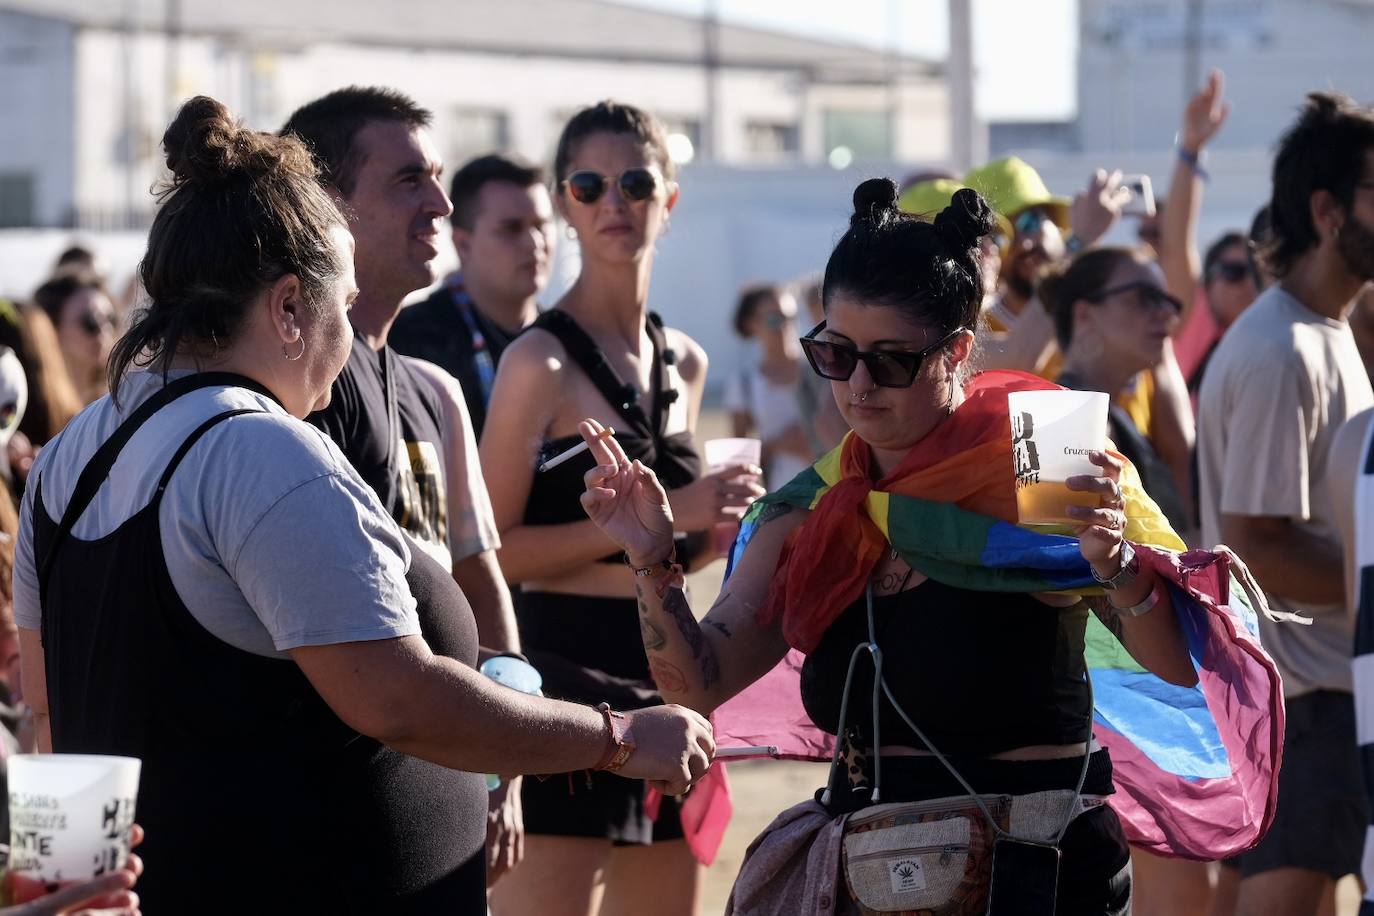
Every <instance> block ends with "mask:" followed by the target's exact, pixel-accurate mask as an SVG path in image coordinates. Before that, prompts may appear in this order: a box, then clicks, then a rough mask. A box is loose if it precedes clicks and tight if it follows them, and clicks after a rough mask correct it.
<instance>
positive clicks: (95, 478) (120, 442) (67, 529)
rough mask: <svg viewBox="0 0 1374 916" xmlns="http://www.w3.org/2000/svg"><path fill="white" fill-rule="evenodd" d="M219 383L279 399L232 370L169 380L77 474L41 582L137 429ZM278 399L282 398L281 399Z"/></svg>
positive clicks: (41, 569)
mask: <svg viewBox="0 0 1374 916" xmlns="http://www.w3.org/2000/svg"><path fill="white" fill-rule="evenodd" d="M215 386H232V387H236V388H247V389H249V390H250V391H255V392H257V393H258V394H262V395H266V396H267V397H269V398H271V399H272V400H273V401H276V400H277V398H276V395H274V394H272V392H270V391H268V390H267V389H266V388H265V387H263V386H262V385H260V384H259V383H258V382H256V381H254V380H253V379H250V378H248V377H246V376H242V375H237V374H235V373H232V372H202V373H197V374H196V375H188V376H186V377H184V378H179V379H177V380H176V381H174V382H169V383H168V384H167V385H165V386H163V388H162V390H160V391H158V392H157V393H156V394H154V395H153V396H152V397H150V398H148V400H146V401H144V402H143V403H142V404H140V405H139V406H138V408H137V409H136V410H134V412H133V413H132V414H130V415H129V418H128V419H126V420H125V421H124V422H123V423H121V424H120V425H119V428H118V429H116V430H115V431H114V434H113V435H111V436H110V438H109V439H106V440H105V442H104V444H103V445H101V446H100V448H99V449H97V450H96V453H95V454H94V455H93V456H91V460H90V461H88V462H87V463H86V467H85V468H83V469H82V471H81V475H80V476H79V477H77V479H76V486H75V487H74V488H73V489H72V495H71V499H70V500H69V501H68V503H67V510H66V511H65V512H63V513H62V521H61V522H60V523H59V524H58V526H57V532H56V534H55V535H54V537H53V541H52V546H51V547H50V548H49V549H48V552H47V555H46V556H44V557H43V560H42V563H41V564H40V565H39V570H38V576H39V582H40V585H41V586H46V585H47V582H48V576H49V574H50V573H51V571H52V563H53V560H54V559H55V558H56V556H57V551H58V549H59V548H60V547H61V546H62V542H63V541H65V540H66V539H67V535H69V534H70V533H71V530H72V529H73V528H74V527H76V523H77V521H78V520H79V519H80V518H81V516H82V514H83V513H85V511H86V509H87V507H89V506H90V504H91V500H93V499H95V496H96V494H97V493H98V492H100V487H101V485H103V484H104V483H105V480H106V478H108V477H109V476H110V470H111V469H112V468H113V467H114V464H115V461H117V460H118V458H119V454H120V452H122V451H123V450H124V446H126V445H128V444H129V440H130V439H132V438H133V436H134V433H136V432H138V430H139V429H140V428H141V427H142V426H143V424H145V423H147V422H148V420H149V419H150V418H151V417H152V416H153V414H155V413H157V412H158V411H159V410H161V409H162V408H163V407H166V406H167V405H168V404H170V403H171V402H173V401H175V400H176V399H177V398H180V397H182V396H183V395H187V394H190V393H191V392H193V391H199V390H200V389H202V388H212V387H215ZM278 403H280V402H279V401H278ZM231 413H232V411H231ZM221 416H223V415H221ZM197 438H198V436H197ZM58 447H59V448H60V447H61V443H60V442H59V443H58ZM183 448H184V446H183ZM182 454H183V453H182V452H178V453H177V457H176V458H175V459H174V463H175V462H176V461H179V460H180V459H181V456H182ZM165 485H166V478H164V480H163V482H162V484H160V485H159V490H158V494H159V495H160V494H161V488H162V487H163V486H165Z"/></svg>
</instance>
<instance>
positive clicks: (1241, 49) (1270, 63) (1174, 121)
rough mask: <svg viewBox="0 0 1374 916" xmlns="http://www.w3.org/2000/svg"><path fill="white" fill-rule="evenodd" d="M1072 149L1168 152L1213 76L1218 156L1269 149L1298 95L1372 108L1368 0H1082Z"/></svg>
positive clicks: (1371, 8)
mask: <svg viewBox="0 0 1374 916" xmlns="http://www.w3.org/2000/svg"><path fill="white" fill-rule="evenodd" d="M1079 2H1080V21H1081V35H1080V42H1079V72H1078V145H1079V147H1080V148H1081V149H1084V150H1092V151H1132V150H1165V149H1168V148H1169V147H1171V146H1172V144H1173V142H1174V132H1175V131H1176V130H1177V129H1178V121H1179V116H1180V113H1181V111H1182V107H1183V103H1184V100H1185V99H1186V98H1187V95H1188V94H1189V93H1190V92H1191V91H1192V90H1193V89H1195V88H1196V86H1194V85H1192V84H1190V83H1189V82H1185V80H1187V79H1189V77H1190V76H1192V75H1196V77H1197V78H1198V79H1199V80H1201V79H1202V78H1205V76H1206V73H1207V71H1208V70H1209V69H1211V68H1212V67H1219V68H1221V70H1223V71H1224V72H1225V74H1226V95H1227V97H1228V98H1229V99H1231V103H1232V107H1231V115H1230V117H1229V118H1228V120H1227V123H1226V127H1225V129H1224V130H1223V131H1222V132H1221V134H1220V135H1219V136H1218V137H1217V139H1216V142H1215V147H1216V149H1218V150H1268V149H1271V148H1272V147H1273V146H1274V144H1275V141H1277V139H1278V136H1279V134H1280V133H1281V132H1282V130H1283V129H1284V127H1286V126H1287V125H1288V124H1289V123H1291V122H1292V120H1293V117H1294V114H1295V112H1296V110H1297V108H1298V107H1299V106H1300V105H1301V104H1302V102H1303V98H1304V96H1305V95H1306V93H1307V92H1309V91H1312V90H1317V89H1339V90H1341V91H1343V92H1345V93H1347V94H1349V95H1351V96H1353V97H1354V98H1356V99H1358V100H1360V101H1362V102H1371V101H1374V67H1371V66H1370V64H1369V49H1370V43H1371V41H1374V2H1370V0H1079Z"/></svg>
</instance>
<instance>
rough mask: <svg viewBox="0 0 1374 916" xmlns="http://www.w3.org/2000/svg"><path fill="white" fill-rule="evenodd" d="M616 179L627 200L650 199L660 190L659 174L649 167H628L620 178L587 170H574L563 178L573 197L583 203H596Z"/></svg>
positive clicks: (564, 184)
mask: <svg viewBox="0 0 1374 916" xmlns="http://www.w3.org/2000/svg"><path fill="white" fill-rule="evenodd" d="M612 181H614V182H615V183H616V185H617V186H619V188H620V193H621V194H622V195H623V196H624V198H625V199H626V200H633V201H641V200H648V199H649V198H650V197H653V196H654V192H655V191H657V190H658V176H657V175H655V174H654V173H653V172H651V171H649V170H648V169H626V170H625V171H623V172H621V173H620V177H619V178H613V177H612V176H610V175H602V174H601V173H600V172H592V171H587V170H582V171H577V172H573V173H572V174H571V175H569V176H568V177H567V178H564V179H563V186H564V187H565V188H567V189H568V193H569V194H571V195H572V199H573V200H575V201H577V202H578V203H582V204H594V203H596V202H597V201H598V200H600V199H601V195H602V194H605V193H606V188H607V186H608V185H610V183H611V182H612Z"/></svg>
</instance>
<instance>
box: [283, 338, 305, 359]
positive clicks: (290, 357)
mask: <svg viewBox="0 0 1374 916" xmlns="http://www.w3.org/2000/svg"><path fill="white" fill-rule="evenodd" d="M296 339H297V340H299V341H300V342H301V352H299V353H297V354H296V355H295V356H292V355H291V354H290V353H288V352H287V351H286V344H282V346H281V355H282V356H284V357H286V361H287V362H289V363H294V362H295V361H296V360H298V359H300V358H301V357H302V356H304V355H305V335H304V334H302V335H301V336H300V337H297V338H296Z"/></svg>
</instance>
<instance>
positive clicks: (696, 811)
mask: <svg viewBox="0 0 1374 916" xmlns="http://www.w3.org/2000/svg"><path fill="white" fill-rule="evenodd" d="M662 806H663V793H662V792H659V791H658V790H657V789H650V788H645V790H644V812H645V813H646V814H648V815H649V820H651V821H657V820H658V812H659V809H660V808H662ZM734 813H735V801H734V796H733V795H732V794H731V792H730V777H729V776H727V775H726V773H725V764H723V763H717V764H714V765H713V766H712V767H711V768H710V769H709V770H707V771H706V775H705V776H703V777H701V779H699V780H697V783H696V785H694V786H693V787H692V791H691V792H689V793H687V797H686V798H685V799H683V800H682V802H681V804H680V805H679V807H678V817H679V818H680V819H681V820H682V835H683V838H684V839H686V840H687V847H688V848H689V849H691V850H692V855H693V856H694V857H695V858H696V860H697V861H698V862H700V863H701V864H702V865H710V864H711V863H712V862H714V861H715V860H716V853H718V852H720V844H721V841H722V840H724V839H725V828H727V827H729V826H730V817H731V815H733V814H734Z"/></svg>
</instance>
